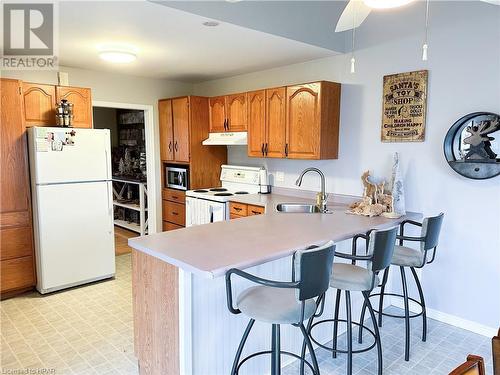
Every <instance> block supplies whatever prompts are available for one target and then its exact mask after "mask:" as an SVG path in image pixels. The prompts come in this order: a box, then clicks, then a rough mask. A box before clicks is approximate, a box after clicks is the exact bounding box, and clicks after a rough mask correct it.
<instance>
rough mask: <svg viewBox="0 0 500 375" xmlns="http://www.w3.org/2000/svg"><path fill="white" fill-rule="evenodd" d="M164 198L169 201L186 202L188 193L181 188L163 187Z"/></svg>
mask: <svg viewBox="0 0 500 375" xmlns="http://www.w3.org/2000/svg"><path fill="white" fill-rule="evenodd" d="M161 195H162V198H163V199H166V200H167V201H171V202H177V203H182V204H185V203H186V193H185V192H183V191H180V190H175V189H163V190H162V192H161Z"/></svg>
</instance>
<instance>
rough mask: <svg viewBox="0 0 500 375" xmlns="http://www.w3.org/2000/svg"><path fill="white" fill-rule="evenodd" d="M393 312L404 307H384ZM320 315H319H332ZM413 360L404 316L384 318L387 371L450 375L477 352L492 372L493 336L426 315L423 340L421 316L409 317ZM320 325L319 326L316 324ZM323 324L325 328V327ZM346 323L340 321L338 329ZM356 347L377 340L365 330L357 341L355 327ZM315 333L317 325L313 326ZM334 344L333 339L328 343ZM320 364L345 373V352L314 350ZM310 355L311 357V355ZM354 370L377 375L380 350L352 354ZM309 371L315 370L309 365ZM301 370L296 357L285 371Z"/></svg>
mask: <svg viewBox="0 0 500 375" xmlns="http://www.w3.org/2000/svg"><path fill="white" fill-rule="evenodd" d="M384 312H389V313H391V314H394V315H401V314H403V313H404V312H403V310H402V309H399V308H396V307H392V306H391V307H389V308H387V309H385V310H384ZM329 318H330V317H321V318H319V319H329ZM324 324H325V325H324V326H323V328H325V329H328V330H330V332H331V331H332V324H331V323H324ZM365 324H367V326H368V328H370V329H373V328H372V327H373V325H372V324H371V321H368V320H367V321H365ZM410 326H411V329H410V333H411V336H410V360H409V361H408V362H407V361H405V360H404V346H405V340H404V332H405V325H404V319H396V318H387V317H384V318H383V325H382V328H380V336H381V341H382V356H383V358H382V361H383V374H384V375H402V374H408V375H417V374H418V375H430V374H440V375H447V374H449V372H450V371H451V370H453V369H454V368H456V367H457V366H458V365H460V364H461V363H463V362H465V360H466V357H467V355H468V354H476V355H479V356H481V357H483V358H484V361H485V365H486V375H493V364H492V354H491V338H488V337H485V336H482V335H478V334H475V333H472V332H470V331H466V330H463V329H460V328H457V327H454V326H451V325H449V324H445V323H442V322H438V321H436V320H433V319H429V318H427V341H426V342H422V340H421V339H422V336H421V335H422V319H421V318H414V319H410ZM317 327H318V326H317ZM323 328H322V329H323ZM341 328H344V330H345V323H344V327H342V326H341V325H340V324H339V329H341ZM352 332H353V340H352V343H353V349H354V350H356V349H361V348H366V347H367V346H369V345H371V344H372V343H373V342H374V340H373V338H372V337H371V336H370V334H369V333H368V332H367V331H366V330H365V331H364V334H363V344H358V336H357V334H358V329H357V327H356V328H354V327H353V330H352ZM313 335H314V328H313ZM326 346H329V347H331V346H332V342H329V343H328V344H326ZM346 346H347V337H346V334H345V333H344V334H342V335H341V336H339V338H338V341H337V348H338V349H345V348H346ZM315 353H316V357H317V360H318V365H319V368H320V371H321V374H322V375H333V374H346V373H347V372H346V355H345V354H338V355H337V358H332V353H331V352H330V351H327V350H325V349H321V348H318V349H316V350H315ZM308 359H310V357H309V356H308ZM352 363H353V365H352V367H353V374H356V375H374V374H375V375H376V374H377V350H376V349H375V348H374V349H372V350H370V351H367V352H364V353H359V354H354V355H353V362H352ZM307 370H308V371H306V374H312V371H309V369H307ZM298 373H299V362H298V361H294V362H293V363H292V364H290V365H288V366H287V367H285V369H284V371H283V374H282V375H292V374H294V375H295V374H298Z"/></svg>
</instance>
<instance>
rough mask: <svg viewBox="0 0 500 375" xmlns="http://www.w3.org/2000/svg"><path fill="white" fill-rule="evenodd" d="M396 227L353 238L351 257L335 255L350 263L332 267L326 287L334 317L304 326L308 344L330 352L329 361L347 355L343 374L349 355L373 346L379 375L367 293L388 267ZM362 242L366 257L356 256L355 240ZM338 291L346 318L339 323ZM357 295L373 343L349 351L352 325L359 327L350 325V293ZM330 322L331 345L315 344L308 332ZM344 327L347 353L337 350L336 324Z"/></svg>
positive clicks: (349, 367) (377, 339) (376, 337)
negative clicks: (365, 312)
mask: <svg viewBox="0 0 500 375" xmlns="http://www.w3.org/2000/svg"><path fill="white" fill-rule="evenodd" d="M396 235H397V227H394V228H391V229H388V230H372V231H370V232H368V233H367V234H366V235H364V234H358V235H356V236H354V238H353V243H352V254H344V253H338V252H335V256H337V257H339V258H344V259H350V260H351V263H350V264H349V263H334V264H333V272H332V277H331V280H330V286H331V287H332V288H336V289H337V295H336V298H335V313H334V318H333V319H324V320H320V321H317V322H316V323H314V324H313V320H314V318H315V317H316V315H314V316H312V317H311V318H310V319H309V322H308V324H307V333H308V334H309V336H310V337H311V340H312V341H313V342H314V343H316V344H317V345H319V346H320V347H322V348H324V349H326V350H329V351H331V352H332V356H333V358H336V356H337V353H344V354H347V374H348V375H350V374H352V355H353V353H362V352H366V351H368V350H371V349H372V348H374V347H375V346H377V354H378V374H379V375H381V374H382V345H381V342H380V334H379V331H378V326H377V321H376V318H375V314H374V312H373V311H374V310H373V308H372V306H371V304H370V299H369V295H370V292H371V291H372V290H373V288H374V287H376V286H377V285H378V284H379V278H378V276H377V274H378V273H379V272H380V271H382V270H385V269H386V268H387V267H389V265H390V263H391V259H392V254H393V251H394V244H395V242H396ZM359 238H364V239H365V240H366V255H357V251H356V250H357V246H356V243H357V240H358V239H359ZM356 261H366V268H365V267H361V266H358V265H356ZM342 291H344V292H345V298H346V315H347V319H345V320H344V319H339V307H340V298H341V294H342ZM352 291H358V292H361V293H362V294H363V297H364V300H365V304H366V305H367V306H368V310H369V312H370V315H371V318H372V322H373V331H372V330H371V329H369V328H367V327H366V326H364V328H365V329H366V330H368V332H370V333H371V335H372V336H373V337H374V343H373V344H372V345H370V346H369V347H367V348H362V349H358V350H353V348H352V325H353V324H354V325H357V326H360V327H361V326H363V320H361V321H360V322H359V323H356V322H353V321H352V315H351V292H352ZM324 298H325V295H323V296H321V301H320V303H321V304H324ZM326 322H333V344H332V347H331V348H330V347H328V346H326V345H323V344H321V343H319V342H318V341H317V340H316V339H315V338H314V337H313V335H312V329H313V328H314V327H315V326H317V325H319V324H322V323H326ZM339 322H345V323H347V350H343V349H338V348H337V331H338V323H339ZM305 345H306V342H305V341H304V343H303V345H302V357H304V355H305ZM300 370H301V374H303V373H304V366H303V364H301V368H300Z"/></svg>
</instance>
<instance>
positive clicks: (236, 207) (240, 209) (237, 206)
mask: <svg viewBox="0 0 500 375" xmlns="http://www.w3.org/2000/svg"><path fill="white" fill-rule="evenodd" d="M229 213H230V214H234V215H239V216H247V205H246V204H242V203H236V202H231V203H230V204H229Z"/></svg>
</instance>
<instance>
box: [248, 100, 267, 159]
mask: <svg viewBox="0 0 500 375" xmlns="http://www.w3.org/2000/svg"><path fill="white" fill-rule="evenodd" d="M247 100H248V156H253V157H264V145H265V143H266V91H265V90H260V91H253V92H249V93H248V94H247Z"/></svg>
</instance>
